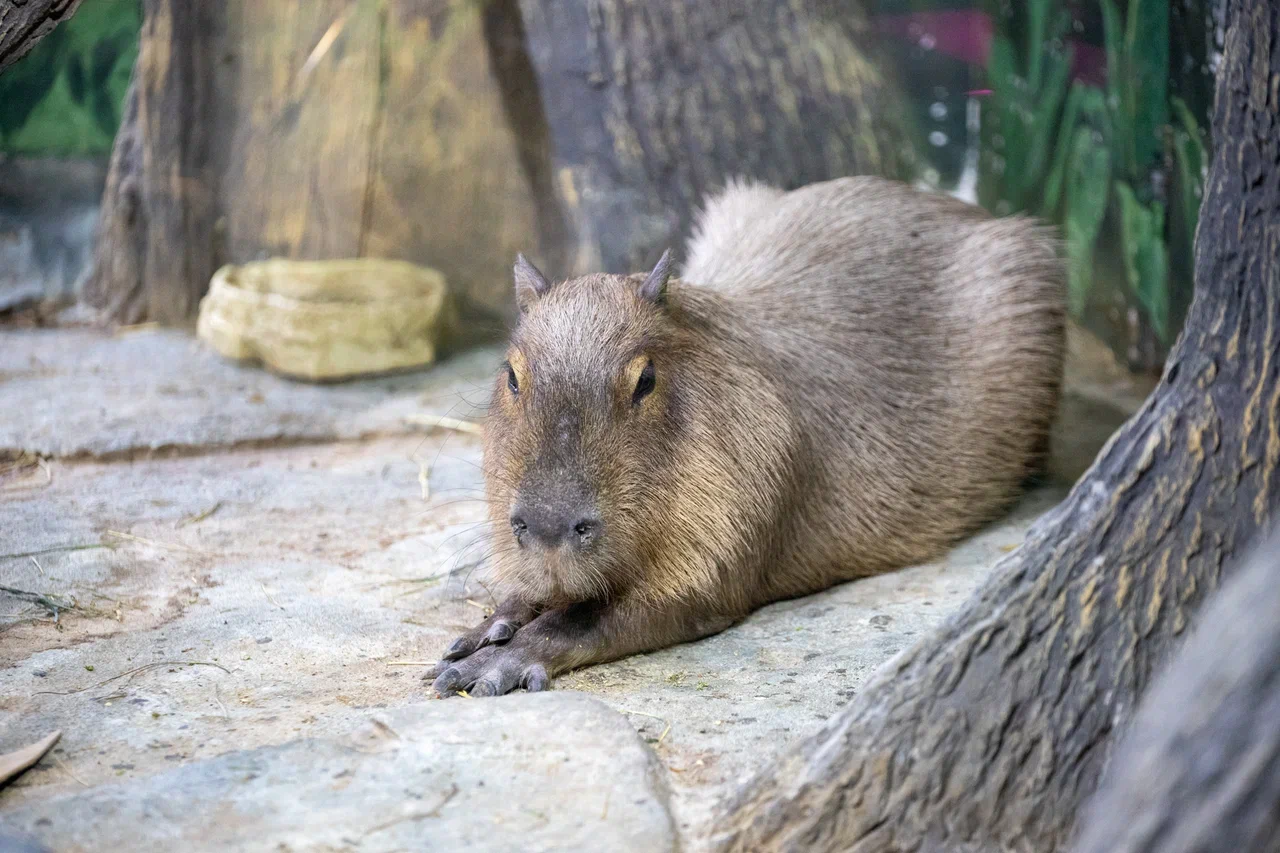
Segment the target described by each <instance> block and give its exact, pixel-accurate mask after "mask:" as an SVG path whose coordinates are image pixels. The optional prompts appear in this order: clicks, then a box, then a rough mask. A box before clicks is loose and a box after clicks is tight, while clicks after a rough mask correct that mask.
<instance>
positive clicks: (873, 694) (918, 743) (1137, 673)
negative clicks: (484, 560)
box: [714, 0, 1280, 853]
mask: <svg viewBox="0 0 1280 853" xmlns="http://www.w3.org/2000/svg"><path fill="white" fill-rule="evenodd" d="M1229 22H1230V26H1229V29H1228V36H1227V40H1226V50H1225V54H1224V57H1223V60H1222V65H1221V67H1220V70H1219V75H1218V81H1217V97H1216V101H1215V106H1214V116H1213V127H1214V142H1215V151H1214V157H1213V163H1212V167H1211V169H1210V172H1209V177H1208V181H1207V186H1206V196H1205V199H1204V204H1203V207H1202V208H1201V220H1200V225H1199V230H1198V233H1197V240H1196V251H1195V259H1196V260H1195V280H1196V284H1197V290H1196V298H1195V301H1194V303H1193V305H1192V307H1191V310H1190V312H1189V316H1188V319H1187V323H1186V327H1185V329H1184V331H1183V334H1182V336H1181V338H1180V339H1179V341H1178V343H1177V345H1176V346H1175V348H1174V350H1173V352H1172V353H1171V355H1170V357H1169V360H1168V362H1167V364H1166V367H1165V373H1164V377H1163V379H1162V382H1161V384H1160V386H1159V387H1158V388H1157V390H1156V391H1155V392H1154V393H1153V394H1152V396H1151V398H1150V399H1149V400H1148V401H1147V403H1146V404H1145V406H1144V407H1143V408H1142V410H1141V411H1139V412H1138V413H1137V414H1136V415H1135V416H1134V417H1133V418H1132V419H1130V421H1129V422H1128V423H1127V424H1126V425H1125V426H1124V428H1122V429H1121V430H1120V432H1119V433H1118V434H1117V435H1116V436H1115V437H1114V438H1113V439H1112V440H1111V442H1110V443H1109V444H1108V445H1107V447H1105V448H1104V449H1103V451H1102V453H1101V454H1100V456H1099V458H1098V459H1097V461H1096V462H1095V463H1094V465H1093V467H1092V468H1091V469H1090V470H1089V472H1088V473H1087V474H1086V475H1085V476H1084V477H1083V479H1082V480H1081V481H1080V482H1079V483H1078V484H1077V485H1076V486H1075V488H1074V489H1073V490H1072V492H1071V494H1070V495H1069V496H1068V497H1067V499H1066V500H1065V501H1064V502H1063V503H1062V504H1061V505H1060V506H1058V507H1057V508H1055V509H1054V510H1052V511H1051V512H1049V513H1047V514H1046V515H1045V516H1044V517H1043V518H1041V519H1040V520H1039V521H1038V522H1037V523H1036V524H1035V525H1034V526H1033V528H1032V530H1031V531H1030V532H1029V533H1028V535H1027V539H1026V541H1025V542H1024V544H1023V545H1022V546H1021V548H1019V549H1018V550H1017V551H1015V552H1014V553H1013V554H1011V555H1009V557H1007V558H1006V559H1005V560H1003V561H1002V562H1001V563H1000V565H999V566H997V568H996V570H995V571H994V573H993V575H992V577H991V578H990V579H989V580H988V581H987V582H986V583H984V584H983V586H982V587H981V588H980V589H979V591H978V592H977V593H976V594H975V595H974V597H973V598H972V599H971V600H970V601H969V602H968V603H967V604H966V605H964V606H963V607H962V608H961V609H960V610H959V612H957V613H955V614H954V615H953V616H952V617H951V618H949V619H948V620H947V621H946V622H945V623H944V624H943V625H942V626H941V627H940V628H939V629H937V631H935V632H934V633H933V634H932V635H930V636H928V637H926V638H925V639H923V640H922V641H921V642H920V643H918V644H917V645H916V646H914V647H913V648H911V649H909V650H908V651H907V652H905V653H904V654H902V655H901V656H899V657H898V658H896V659H895V660H893V661H892V662H890V663H889V664H888V665H887V666H886V667H884V668H883V669H882V670H881V671H880V672H879V673H878V674H877V675H876V676H874V677H873V679H872V680H871V682H870V683H868V684H867V685H866V686H865V687H864V688H863V690H862V691H861V692H860V694H859V696H858V698H857V699H856V700H855V701H854V702H853V703H852V704H851V705H849V706H848V707H846V708H845V709H844V710H843V711H841V712H840V713H839V714H838V715H837V716H836V717H835V718H833V719H832V720H831V721H830V722H829V723H828V724H827V725H826V726H825V727H824V728H823V730H822V731H820V732H819V733H818V734H817V735H815V736H813V737H811V738H809V739H808V740H806V741H804V742H803V743H801V744H800V745H798V746H797V747H795V748H794V749H793V750H791V751H790V752H789V753H788V754H786V755H785V756H784V757H783V758H782V759H781V760H779V761H778V762H776V763H775V764H774V765H773V766H771V767H768V768H767V769H766V770H764V771H763V772H762V773H760V774H759V775H758V776H757V777H756V778H754V779H753V780H752V781H750V782H749V783H748V784H746V785H745V786H744V787H743V789H742V790H741V791H740V792H738V794H737V795H736V796H735V797H733V798H732V799H731V800H730V801H729V802H728V803H727V804H726V805H725V807H724V808H723V809H722V811H721V813H720V815H719V818H718V822H717V825H716V826H715V827H714V841H715V844H716V846H717V847H718V849H719V850H722V851H725V850H744V851H745V850H751V851H769V850H806V851H822V850H842V851H925V850H928V851H934V850H939V851H941V850H984V851H995V850H1010V851H1014V850H1016V851H1037V853H1044V851H1053V850H1058V849H1064V848H1065V846H1066V845H1067V843H1068V841H1069V839H1070V838H1071V835H1072V831H1073V827H1074V825H1075V822H1076V820H1077V815H1078V813H1079V811H1080V808H1081V804H1082V803H1083V802H1084V801H1085V800H1086V798H1088V797H1089V796H1090V795H1091V794H1092V793H1093V791H1094V790H1095V788H1096V786H1097V781H1098V779H1099V776H1100V774H1101V771H1102V770H1103V768H1104V766H1106V764H1107V760H1108V755H1109V753H1110V750H1111V744H1112V740H1113V736H1114V734H1115V732H1116V731H1117V730H1118V729H1120V728H1122V727H1124V726H1125V725H1126V723H1127V721H1128V720H1129V718H1130V716H1131V714H1132V712H1133V709H1134V707H1135V706H1136V705H1137V704H1138V702H1139V701H1140V699H1141V698H1142V697H1143V695H1144V694H1145V693H1146V690H1147V686H1148V684H1149V683H1150V682H1151V679H1152V674H1153V673H1154V672H1156V671H1157V669H1159V668H1160V666H1161V665H1162V663H1163V662H1164V661H1165V660H1166V659H1167V658H1168V656H1169V654H1170V651H1171V649H1172V648H1173V647H1174V646H1175V645H1176V643H1177V641H1178V640H1179V637H1180V635H1181V634H1182V633H1183V632H1184V631H1185V630H1186V629H1187V627H1188V626H1189V625H1190V623H1191V621H1192V620H1193V618H1194V617H1195V615H1196V613H1197V612H1198V610H1199V607H1200V603H1201V601H1202V600H1203V599H1204V598H1205V597H1206V595H1208V594H1209V593H1210V592H1211V591H1212V590H1213V589H1214V588H1215V587H1216V586H1217V585H1218V583H1219V580H1220V579H1221V577H1222V576H1223V575H1224V574H1230V573H1231V572H1232V571H1233V567H1234V566H1235V564H1236V562H1237V559H1236V558H1237V555H1238V554H1239V553H1240V552H1241V550H1242V549H1243V548H1245V547H1246V546H1247V545H1248V544H1249V543H1250V542H1251V541H1252V540H1254V538H1255V536H1256V534H1257V533H1258V531H1259V530H1260V529H1263V528H1266V527H1268V526H1269V523H1270V521H1271V520H1272V519H1273V518H1274V516H1275V511H1276V506H1277V497H1278V496H1280V495H1278V491H1280V478H1277V476H1276V469H1277V462H1278V461H1280V375H1278V374H1280V329H1277V325H1278V324H1280V103H1277V99H1278V98H1280V86H1277V84H1276V81H1277V80H1280V4H1278V3H1277V2H1275V0H1268V1H1267V2H1262V0H1234V2H1233V3H1232V4H1231V7H1230V19H1229ZM1099 849H1101V848H1099ZM1224 849H1225V848H1224Z"/></svg>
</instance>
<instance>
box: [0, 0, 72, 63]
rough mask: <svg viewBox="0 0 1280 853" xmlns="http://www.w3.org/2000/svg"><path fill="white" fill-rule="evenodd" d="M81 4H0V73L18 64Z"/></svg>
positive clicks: (64, 0) (9, 0)
mask: <svg viewBox="0 0 1280 853" xmlns="http://www.w3.org/2000/svg"><path fill="white" fill-rule="evenodd" d="M79 5H80V0H22V2H17V0H3V2H0V71H3V70H4V69H5V66H7V65H12V64H13V63H14V62H17V61H18V60H19V59H21V58H22V57H23V56H25V55H26V53H27V51H29V50H31V48H33V47H35V44H36V42H38V41H40V39H42V38H44V37H45V36H47V35H48V34H49V33H51V32H53V28H54V27H56V26H57V25H58V24H60V23H62V22H63V21H65V20H67V19H68V18H70V17H71V16H72V15H74V14H75V12H76V7H77V6H79Z"/></svg>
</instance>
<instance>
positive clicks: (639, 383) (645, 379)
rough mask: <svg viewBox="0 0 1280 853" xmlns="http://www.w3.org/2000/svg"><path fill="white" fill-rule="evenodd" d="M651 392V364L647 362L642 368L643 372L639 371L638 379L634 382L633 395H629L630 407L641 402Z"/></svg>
mask: <svg viewBox="0 0 1280 853" xmlns="http://www.w3.org/2000/svg"><path fill="white" fill-rule="evenodd" d="M652 390H653V362H652V361H651V362H649V363H648V364H646V365H645V366H644V370H642V371H640V378H639V379H637V380H636V390H635V393H633V394H632V395H631V405H633V406H634V405H635V404H636V403H639V402H640V401H641V400H643V399H644V398H645V397H646V396H647V395H648V394H649V392H650V391H652Z"/></svg>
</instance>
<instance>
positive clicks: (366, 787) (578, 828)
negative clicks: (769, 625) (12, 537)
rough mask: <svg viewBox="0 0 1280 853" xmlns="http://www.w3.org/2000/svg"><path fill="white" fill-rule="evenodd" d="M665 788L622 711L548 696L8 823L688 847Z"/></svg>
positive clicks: (417, 842) (101, 831)
mask: <svg viewBox="0 0 1280 853" xmlns="http://www.w3.org/2000/svg"><path fill="white" fill-rule="evenodd" d="M534 733H536V737H535V736H532V735H534ZM666 797H667V792H666V789H665V785H664V783H663V780H662V777H661V776H660V775H659V771H658V768H657V767H656V765H655V762H654V761H653V755H652V753H651V752H650V751H649V750H648V749H647V748H646V747H645V746H644V744H643V743H641V741H640V739H639V737H637V735H636V734H635V732H633V731H632V730H631V728H630V727H629V726H628V725H627V723H626V721H625V720H624V719H622V718H621V717H620V716H619V715H618V714H617V713H616V712H614V711H611V710H609V709H608V708H607V707H605V706H604V705H603V704H602V703H600V702H597V701H594V700H591V699H589V698H587V697H585V696H582V695H581V694H575V693H547V694H540V695H532V696H530V695H518V696H508V697H503V698H502V699H498V700H495V701H491V702H479V701H473V702H466V701H458V702H449V703H445V702H431V703H427V704H422V705H413V706H408V707H404V708H398V709H396V710H394V711H386V712H382V713H379V714H376V715H372V716H370V717H369V719H368V720H367V721H366V722H365V723H364V725H362V726H361V727H360V728H358V729H357V730H355V731H353V732H352V733H351V734H349V735H347V736H345V737H341V738H333V739H305V740H298V741H293V742H290V743H286V744H283V745H281V746H275V747H266V748H262V749H256V750H246V751H237V752H231V753H228V754H226V755H223V756H221V757H219V758H214V759H210V760H206V761H201V762H196V763H193V764H189V765H187V766H185V767H180V768H177V769H174V770H170V771H168V772H165V773H159V774H156V775H154V776H150V777H146V778H143V779H139V780H137V781H134V782H128V783H118V784H110V785H102V786H98V787H96V788H94V789H92V790H89V791H83V792H77V793H73V794H70V795H68V796H64V797H58V798H54V799H48V800H43V801H40V802H35V803H31V804H29V805H27V806H25V807H21V808H17V809H13V810H10V811H6V812H5V813H3V814H2V815H0V824H5V825H8V826H9V827H10V828H11V829H12V830H16V831H18V832H21V833H25V834H27V835H29V836H30V837H32V838H35V839H36V840H38V841H40V842H42V843H44V844H46V845H47V846H49V847H50V848H51V849H53V850H57V851H59V853H96V851H101V850H135V851H139V853H145V852H146V851H157V853H160V851H164V852H165V853H167V851H174V850H184V851H192V852H193V853H199V851H217V850H234V851H264V853H266V851H272V853H283V851H297V853H302V851H322V850H323V851H335V850H350V851H356V850H359V851H360V853H371V852H372V851H393V850H441V851H444V850H448V851H468V850H476V851H482V850H483V851H487V850H497V849H520V850H529V851H542V850H548V851H549V850H609V851H637V853H639V852H640V851H643V853H664V851H671V850H675V849H676V834H675V828H674V826H673V825H672V821H671V816H670V814H669V813H668V811H667V808H666Z"/></svg>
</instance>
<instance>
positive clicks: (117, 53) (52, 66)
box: [0, 0, 142, 156]
mask: <svg viewBox="0 0 1280 853" xmlns="http://www.w3.org/2000/svg"><path fill="white" fill-rule="evenodd" d="M141 26H142V10H141V7H140V3H139V0H84V2H83V3H82V4H81V5H80V9H79V11H77V12H76V14H75V15H74V16H73V17H72V18H71V20H70V21H67V22H66V23H64V24H62V25H61V26H59V27H57V28H56V29H54V30H53V32H51V33H50V34H49V35H48V36H46V37H45V38H44V39H43V40H42V41H41V42H40V43H39V44H37V45H36V46H35V48H33V49H32V51H31V52H30V53H29V54H27V55H26V56H25V57H23V58H22V59H21V60H19V61H18V62H17V63H15V64H14V65H12V66H10V67H9V68H7V69H5V72H4V74H3V75H0V150H3V151H6V152H9V153H15V154H38V155H49V156H74V155H101V154H105V153H107V152H108V151H110V149H111V141H112V139H113V138H114V137H115V132H116V128H117V127H118V126H119V123H120V111H121V109H122V107H123V104H124V96H125V92H126V90H127V89H128V86H129V75H130V73H131V72H132V69H133V61H134V58H135V57H136V56H137V51H138V31H139V29H140V28H141Z"/></svg>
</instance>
